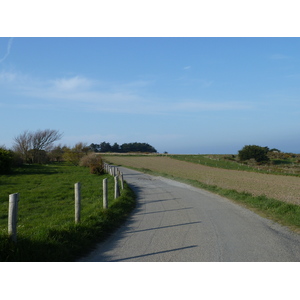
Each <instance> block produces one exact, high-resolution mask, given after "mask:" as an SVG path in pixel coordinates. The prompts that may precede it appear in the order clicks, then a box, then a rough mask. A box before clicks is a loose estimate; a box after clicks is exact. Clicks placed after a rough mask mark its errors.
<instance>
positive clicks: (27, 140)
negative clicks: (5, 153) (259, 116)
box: [13, 130, 32, 162]
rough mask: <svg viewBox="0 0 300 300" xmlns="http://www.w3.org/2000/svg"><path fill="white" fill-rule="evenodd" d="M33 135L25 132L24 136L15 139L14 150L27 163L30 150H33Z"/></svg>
mask: <svg viewBox="0 0 300 300" xmlns="http://www.w3.org/2000/svg"><path fill="white" fill-rule="evenodd" d="M31 142H32V133H30V132H28V130H25V131H24V132H23V133H22V134H20V135H18V136H17V137H15V138H14V145H13V150H14V151H15V152H17V153H19V154H20V156H21V158H22V159H23V160H24V161H25V162H27V161H28V159H29V150H31V149H32V143H31Z"/></svg>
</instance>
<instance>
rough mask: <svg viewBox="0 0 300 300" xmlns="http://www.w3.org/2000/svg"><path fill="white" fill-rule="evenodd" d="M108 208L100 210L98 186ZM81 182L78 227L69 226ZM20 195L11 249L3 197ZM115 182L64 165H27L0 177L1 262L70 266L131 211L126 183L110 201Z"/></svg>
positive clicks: (6, 210)
mask: <svg viewBox="0 0 300 300" xmlns="http://www.w3.org/2000/svg"><path fill="white" fill-rule="evenodd" d="M104 178H108V186H109V191H108V199H109V208H108V209H107V210H103V208H102V207H103V204H102V180H103V179H104ZM76 182H81V194H82V204H81V205H82V209H81V222H80V223H79V224H75V222H74V184H75V183H76ZM12 193H20V201H19V205H18V207H19V210H18V224H17V235H18V241H17V244H16V245H15V244H14V243H12V242H10V240H9V239H8V237H7V222H8V220H7V214H8V196H9V194H12ZM113 198H114V179H113V177H112V176H109V175H107V174H106V175H101V176H97V175H92V174H90V173H89V169H88V168H84V167H75V166H70V165H67V164H51V165H47V166H43V165H28V166H24V167H22V168H19V169H17V170H16V171H15V172H14V173H13V174H11V175H9V176H0V261H74V260H76V259H77V258H79V257H80V256H82V255H84V254H86V253H87V252H88V251H89V250H90V249H91V248H92V247H93V246H94V245H95V243H97V242H100V241H102V240H103V239H105V238H106V237H107V236H108V235H109V234H110V233H111V232H112V231H113V230H115V229H116V228H117V227H119V226H120V224H121V223H122V222H123V221H124V220H125V219H126V217H127V216H128V214H129V213H130V212H131V210H132V209H133V208H134V206H135V197H134V194H133V192H132V191H131V190H130V188H129V187H128V185H127V184H126V183H125V187H124V190H123V191H122V193H121V196H120V197H119V198H118V199H116V200H114V199H113Z"/></svg>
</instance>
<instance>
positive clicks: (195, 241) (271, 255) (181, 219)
mask: <svg viewBox="0 0 300 300" xmlns="http://www.w3.org/2000/svg"><path fill="white" fill-rule="evenodd" d="M120 169H121V170H122V172H123V173H124V179H125V180H126V181H127V182H128V183H129V184H130V185H131V187H132V188H133V189H134V190H135V192H136V193H137V196H138V204H137V207H136V209H135V210H134V212H133V214H132V215H131V216H130V218H129V219H128V221H127V222H126V224H125V225H124V226H122V227H121V228H120V229H119V230H117V231H116V232H115V233H114V234H113V235H112V236H111V237H110V238H109V239H107V240H106V241H105V242H104V243H101V244H99V245H98V246H97V248H96V249H95V251H93V252H92V253H91V254H90V255H89V256H87V257H85V258H82V259H81V260H80V261H90V262H127V261H131V262H133V261H139V262H148V261H152V262H168V261H171V262H176V261H177V262H219V261H224V262H233V261H237V262H247V261H249V262H254V261H259V262H262V261H290V262H292V261H298V262H299V261H300V235H299V234H295V233H292V232H290V231H289V230H288V229H286V228H285V227H282V226H280V225H278V224H276V223H274V222H272V221H270V220H267V219H264V218H262V217H260V216H258V215H256V214H255V213H253V212H251V211H249V210H247V209H244V208H242V207H240V206H238V205H236V204H234V203H232V202H230V201H229V200H227V199H225V198H222V197H220V196H217V195H215V194H212V193H209V192H206V191H204V190H201V189H197V188H194V187H191V186H189V185H185V184H182V183H178V182H176V181H172V180H169V179H165V178H162V177H154V176H150V175H146V174H143V173H140V172H137V171H133V170H130V169H126V168H120Z"/></svg>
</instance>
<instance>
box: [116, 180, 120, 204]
mask: <svg viewBox="0 0 300 300" xmlns="http://www.w3.org/2000/svg"><path fill="white" fill-rule="evenodd" d="M119 196H120V191H119V184H118V176H115V199H117V198H118V197H119Z"/></svg>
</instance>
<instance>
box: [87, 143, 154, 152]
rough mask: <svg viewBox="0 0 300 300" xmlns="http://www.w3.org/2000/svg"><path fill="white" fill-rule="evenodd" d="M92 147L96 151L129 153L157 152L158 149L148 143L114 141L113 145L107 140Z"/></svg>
mask: <svg viewBox="0 0 300 300" xmlns="http://www.w3.org/2000/svg"><path fill="white" fill-rule="evenodd" d="M90 149H91V150H92V151H94V152H101V153H105V152H116V153H128V152H147V153H156V152H157V151H156V149H155V148H154V147H153V146H151V145H149V144H147V143H137V142H135V143H124V144H122V145H119V144H117V143H114V144H113V145H111V144H110V143H107V142H102V143H100V144H91V145H90Z"/></svg>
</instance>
